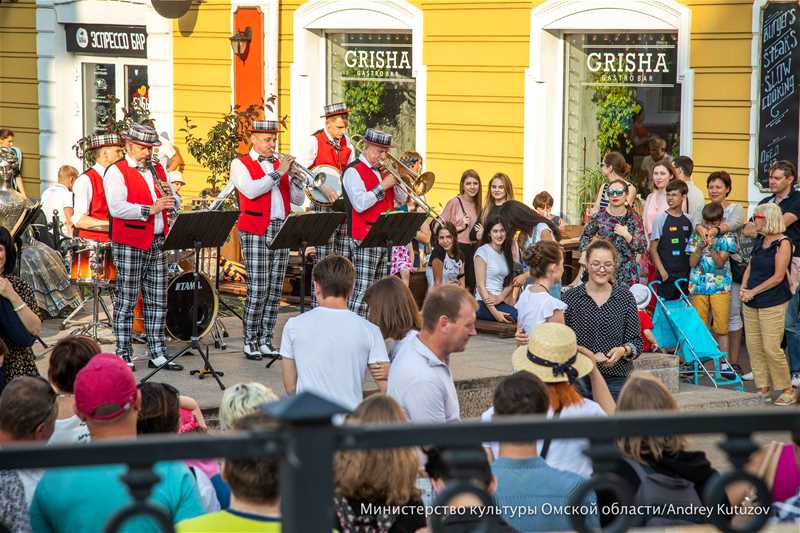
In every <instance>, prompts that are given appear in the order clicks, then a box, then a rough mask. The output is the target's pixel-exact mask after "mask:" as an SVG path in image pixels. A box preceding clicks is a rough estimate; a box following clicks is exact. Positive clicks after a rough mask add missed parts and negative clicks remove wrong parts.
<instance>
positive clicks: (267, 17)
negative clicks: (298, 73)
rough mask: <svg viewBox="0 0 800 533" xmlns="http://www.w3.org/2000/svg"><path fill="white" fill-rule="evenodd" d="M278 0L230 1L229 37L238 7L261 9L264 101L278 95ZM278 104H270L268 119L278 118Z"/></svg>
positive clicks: (233, 100)
mask: <svg viewBox="0 0 800 533" xmlns="http://www.w3.org/2000/svg"><path fill="white" fill-rule="evenodd" d="M278 1H279V0H232V1H231V35H233V32H234V31H236V28H235V27H234V23H233V22H234V16H235V15H236V10H237V9H239V8H240V7H258V8H261V14H262V16H263V17H264V94H263V95H261V96H262V97H263V98H264V99H265V100H266V99H267V97H268V96H270V95H273V94H274V95H275V96H276V97H277V95H278V21H279V17H280V12H279V9H280V6H279V5H278ZM235 61H236V58H235V57H233V50H231V89H232V90H231V105H234V104H235V103H236V81H235V80H234V73H233V72H234V68H233V65H234V62H235ZM279 104H280V102H279V101H278V99H277V98H276V99H275V103H274V104H272V111H273V114H272V115H271V116H270V117H268V118H270V119H272V118H275V117H280V111H279V109H278V105H279Z"/></svg>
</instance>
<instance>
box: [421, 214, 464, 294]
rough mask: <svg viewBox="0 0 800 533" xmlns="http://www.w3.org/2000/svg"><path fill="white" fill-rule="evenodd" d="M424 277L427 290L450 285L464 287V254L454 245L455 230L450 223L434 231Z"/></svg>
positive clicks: (456, 244)
mask: <svg viewBox="0 0 800 533" xmlns="http://www.w3.org/2000/svg"><path fill="white" fill-rule="evenodd" d="M425 276H426V277H427V278H428V289H432V288H433V287H438V286H439V285H447V284H450V283H455V284H457V285H460V286H462V287H463V286H464V253H463V252H462V251H461V249H460V248H459V247H458V243H456V228H455V226H453V224H451V223H450V222H447V223H446V224H445V225H444V226H439V227H438V228H437V229H436V233H435V235H434V244H433V251H432V252H431V256H430V259H428V266H427V267H426V268H425Z"/></svg>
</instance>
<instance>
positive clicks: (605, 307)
mask: <svg viewBox="0 0 800 533" xmlns="http://www.w3.org/2000/svg"><path fill="white" fill-rule="evenodd" d="M612 187H613V186H612ZM613 198H614V197H612V199H613ZM586 264H587V267H588V270H589V279H588V281H587V282H586V283H584V284H582V285H579V286H577V287H575V288H573V289H570V290H568V291H567V292H565V293H564V296H563V298H562V300H563V301H564V303H565V304H567V308H566V310H565V311H564V323H565V324H566V325H567V326H569V327H570V328H572V330H573V331H574V332H575V335H576V337H577V338H578V351H579V352H581V353H583V354H585V355H588V356H589V357H591V358H592V359H594V361H595V362H596V363H597V367H598V368H599V369H600V374H602V375H603V377H604V378H605V380H606V383H607V384H608V389H609V390H610V391H611V396H613V397H614V399H615V400H616V399H617V397H618V396H619V393H620V391H621V390H622V385H623V384H624V383H625V380H626V379H627V377H628V376H629V375H630V373H631V372H633V360H634V359H636V358H637V357H639V355H640V354H641V353H642V348H643V343H642V335H641V331H640V329H639V313H638V310H637V307H636V300H635V299H634V297H633V294H632V293H631V291H630V290H628V286H627V285H625V284H622V283H612V280H613V279H614V271H615V270H616V269H617V268H618V266H619V264H620V259H619V254H618V253H617V249H616V248H615V247H614V245H613V244H611V242H609V241H608V240H606V239H596V240H595V241H594V242H592V243H591V244H590V245H589V246H588V247H587V248H586Z"/></svg>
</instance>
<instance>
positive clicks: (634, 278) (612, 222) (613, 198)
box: [579, 179, 647, 287]
mask: <svg viewBox="0 0 800 533" xmlns="http://www.w3.org/2000/svg"><path fill="white" fill-rule="evenodd" d="M627 189H628V184H627V182H626V181H625V180H621V179H617V180H614V181H612V182H611V183H609V184H608V199H609V204H608V206H607V207H606V208H605V209H601V210H600V211H599V212H598V213H597V214H596V215H594V216H593V217H592V218H591V219H589V223H588V224H586V226H585V227H584V228H583V234H582V235H581V239H580V244H579V247H580V250H581V251H585V250H586V249H587V247H588V246H589V244H590V243H591V242H592V241H593V240H594V239H595V238H597V237H602V238H603V239H608V240H609V241H610V242H611V243H612V244H613V245H614V247H615V248H616V250H617V253H618V254H619V262H618V263H617V265H618V266H617V268H616V273H615V275H614V282H615V283H617V284H619V285H624V286H628V287H630V286H631V285H634V284H636V283H639V268H638V263H637V262H636V256H637V255H638V254H642V253H645V251H646V250H647V238H646V237H645V235H644V228H643V227H642V219H641V218H640V217H639V215H637V214H636V212H634V211H633V210H631V209H629V208H628V206H627V205H626V194H627ZM584 266H585V263H584Z"/></svg>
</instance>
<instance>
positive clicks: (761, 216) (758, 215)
mask: <svg viewBox="0 0 800 533" xmlns="http://www.w3.org/2000/svg"><path fill="white" fill-rule="evenodd" d="M753 218H754V219H757V218H760V219H766V218H767V217H765V216H764V215H761V214H759V213H756V214H755V215H753Z"/></svg>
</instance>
